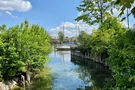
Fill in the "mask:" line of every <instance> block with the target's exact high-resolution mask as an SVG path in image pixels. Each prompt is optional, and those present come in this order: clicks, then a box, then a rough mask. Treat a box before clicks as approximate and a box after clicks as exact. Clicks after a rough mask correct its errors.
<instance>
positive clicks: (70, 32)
mask: <svg viewBox="0 0 135 90" xmlns="http://www.w3.org/2000/svg"><path fill="white" fill-rule="evenodd" d="M63 26H64V34H65V36H66V37H75V36H77V35H78V34H79V31H81V30H84V31H86V32H87V33H89V34H90V33H92V30H93V29H94V28H97V26H89V25H87V24H85V23H83V22H78V23H76V24H75V23H71V22H65V23H64V22H62V23H61V24H60V25H59V26H57V27H56V28H52V29H50V30H49V34H50V35H51V36H56V37H57V36H58V32H59V31H63Z"/></svg>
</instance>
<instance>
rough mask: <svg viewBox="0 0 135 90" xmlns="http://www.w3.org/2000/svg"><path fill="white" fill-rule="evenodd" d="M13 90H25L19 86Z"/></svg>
mask: <svg viewBox="0 0 135 90" xmlns="http://www.w3.org/2000/svg"><path fill="white" fill-rule="evenodd" d="M11 90H23V88H21V87H19V86H15V87H13V88H12V89H11Z"/></svg>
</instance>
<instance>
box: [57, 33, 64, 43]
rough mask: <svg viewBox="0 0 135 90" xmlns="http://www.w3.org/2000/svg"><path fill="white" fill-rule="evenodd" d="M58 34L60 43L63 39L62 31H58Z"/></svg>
mask: <svg viewBox="0 0 135 90" xmlns="http://www.w3.org/2000/svg"><path fill="white" fill-rule="evenodd" d="M58 36H59V40H60V43H63V41H64V32H62V31H60V32H59V33H58Z"/></svg>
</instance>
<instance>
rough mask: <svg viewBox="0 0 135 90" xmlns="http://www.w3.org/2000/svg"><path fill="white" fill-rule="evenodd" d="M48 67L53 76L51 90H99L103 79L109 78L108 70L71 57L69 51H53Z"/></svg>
mask: <svg viewBox="0 0 135 90" xmlns="http://www.w3.org/2000/svg"><path fill="white" fill-rule="evenodd" d="M50 58H51V59H52V60H51V61H50V62H49V63H48V67H50V68H51V69H52V74H53V76H54V80H53V85H52V90H99V89H100V88H102V87H103V85H104V82H105V78H107V77H110V72H109V70H108V68H106V67H104V66H102V65H100V64H97V63H95V62H92V61H89V62H88V60H84V59H81V58H77V57H76V58H75V57H74V58H73V57H71V52H70V51H54V52H52V53H51V54H50Z"/></svg>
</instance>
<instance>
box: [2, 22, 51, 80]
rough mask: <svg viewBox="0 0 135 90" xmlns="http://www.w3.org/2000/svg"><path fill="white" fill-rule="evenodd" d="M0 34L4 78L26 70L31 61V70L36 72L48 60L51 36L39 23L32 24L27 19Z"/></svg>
mask: <svg viewBox="0 0 135 90" xmlns="http://www.w3.org/2000/svg"><path fill="white" fill-rule="evenodd" d="M0 36H1V42H0V64H1V67H0V69H1V74H2V75H3V78H4V79H5V78H7V77H13V76H15V75H20V74H21V73H22V72H26V65H27V63H30V71H32V72H34V71H35V69H36V68H38V69H40V68H42V67H44V63H45V62H47V61H48V57H47V55H48V54H49V52H50V50H51V49H50V48H51V47H50V38H49V35H48V34H47V32H46V31H45V30H44V28H42V27H40V26H39V25H32V26H30V25H29V22H28V21H27V20H26V21H25V22H23V23H22V24H21V25H16V26H14V27H11V28H9V29H7V30H6V31H5V32H2V33H1V34H0Z"/></svg>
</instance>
